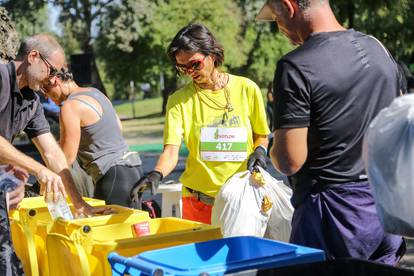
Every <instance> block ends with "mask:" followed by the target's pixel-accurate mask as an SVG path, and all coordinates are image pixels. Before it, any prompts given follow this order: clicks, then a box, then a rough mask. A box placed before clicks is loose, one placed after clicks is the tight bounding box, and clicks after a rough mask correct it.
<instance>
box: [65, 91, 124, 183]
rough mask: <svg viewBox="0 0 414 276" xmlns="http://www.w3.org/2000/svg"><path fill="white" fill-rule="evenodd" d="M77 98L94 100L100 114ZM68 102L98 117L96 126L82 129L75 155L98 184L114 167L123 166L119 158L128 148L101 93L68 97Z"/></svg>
mask: <svg viewBox="0 0 414 276" xmlns="http://www.w3.org/2000/svg"><path fill="white" fill-rule="evenodd" d="M80 96H88V97H90V98H92V99H93V100H95V101H96V102H97V103H98V104H99V105H100V106H101V108H102V112H99V111H98V110H97V109H96V107H94V105H92V104H91V103H88V101H86V100H85V99H81V98H80ZM68 99H69V100H77V101H80V102H82V104H84V105H86V106H88V107H89V108H90V109H91V110H90V111H91V112H96V113H97V115H98V116H99V120H98V121H97V122H96V123H93V124H91V125H88V126H84V127H82V128H81V138H80V143H79V152H78V158H79V161H80V163H81V165H82V167H83V168H84V169H85V170H86V172H87V173H88V174H89V175H91V176H92V177H93V178H94V180H95V181H97V180H98V179H99V178H100V177H101V176H102V175H104V174H105V173H106V172H107V171H108V170H109V168H110V167H112V166H113V165H121V164H125V161H123V159H122V156H123V155H124V154H125V153H127V152H128V146H127V144H126V143H125V140H124V138H123V136H122V132H121V129H120V127H119V125H118V120H117V117H116V113H115V110H114V108H113V106H112V104H111V103H110V102H109V100H108V99H107V98H106V97H105V96H104V95H103V94H102V93H101V92H100V91H98V90H96V89H93V88H91V90H90V91H86V92H80V93H76V94H71V95H70V96H69V98H68ZM109 130H110V131H109Z"/></svg>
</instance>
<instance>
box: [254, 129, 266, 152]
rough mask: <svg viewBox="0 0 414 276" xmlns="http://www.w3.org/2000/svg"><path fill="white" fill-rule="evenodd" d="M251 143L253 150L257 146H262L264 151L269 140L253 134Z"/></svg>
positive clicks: (263, 136) (264, 136)
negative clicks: (252, 142) (252, 143)
mask: <svg viewBox="0 0 414 276" xmlns="http://www.w3.org/2000/svg"><path fill="white" fill-rule="evenodd" d="M253 141H254V148H257V147H258V146H263V147H264V148H265V149H267V146H268V145H269V139H267V136H266V135H259V134H256V133H253Z"/></svg>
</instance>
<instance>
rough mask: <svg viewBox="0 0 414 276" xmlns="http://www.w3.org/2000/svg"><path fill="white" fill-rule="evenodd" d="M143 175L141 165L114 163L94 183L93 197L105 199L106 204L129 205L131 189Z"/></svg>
mask: <svg viewBox="0 0 414 276" xmlns="http://www.w3.org/2000/svg"><path fill="white" fill-rule="evenodd" d="M142 176H143V173H142V168H141V166H135V167H129V166H122V165H115V166H113V167H111V168H110V169H109V170H108V171H107V172H106V173H105V175H104V176H103V177H101V178H100V179H99V180H98V182H97V183H96V188H95V194H94V197H95V198H98V199H103V200H105V202H106V204H118V205H122V206H125V207H130V205H131V198H130V194H131V190H132V188H133V187H134V186H135V184H136V183H137V182H138V180H139V179H140V178H141V177H142Z"/></svg>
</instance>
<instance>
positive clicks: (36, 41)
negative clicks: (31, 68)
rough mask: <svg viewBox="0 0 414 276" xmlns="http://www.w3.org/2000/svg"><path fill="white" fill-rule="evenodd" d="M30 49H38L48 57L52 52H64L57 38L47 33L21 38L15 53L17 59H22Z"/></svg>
mask: <svg viewBox="0 0 414 276" xmlns="http://www.w3.org/2000/svg"><path fill="white" fill-rule="evenodd" d="M32 50H37V51H39V52H40V53H41V54H42V55H43V56H45V57H46V58H49V57H51V56H52V55H53V53H54V52H56V51H59V52H60V53H64V51H63V48H62V46H60V44H59V42H57V40H56V39H55V38H54V37H53V36H51V35H48V34H37V35H34V36H30V37H28V38H26V39H24V40H23V42H22V44H21V45H20V49H19V51H18V53H17V58H16V59H17V60H23V59H24V57H25V56H26V55H27V54H28V53H30V51H32Z"/></svg>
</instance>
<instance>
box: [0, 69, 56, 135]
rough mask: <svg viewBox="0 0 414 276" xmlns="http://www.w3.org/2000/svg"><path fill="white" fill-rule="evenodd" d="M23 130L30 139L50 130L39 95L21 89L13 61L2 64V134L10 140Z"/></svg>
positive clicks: (0, 128) (0, 126)
mask: <svg viewBox="0 0 414 276" xmlns="http://www.w3.org/2000/svg"><path fill="white" fill-rule="evenodd" d="M21 131H24V132H26V134H27V135H28V136H29V138H30V139H32V138H34V137H37V136H39V135H41V134H44V133H48V132H50V127H49V124H48V122H47V120H46V118H45V115H44V113H43V107H42V104H41V103H40V100H39V95H37V94H36V93H34V92H33V90H31V89H29V88H28V87H25V88H23V89H22V90H20V89H19V86H18V83H17V79H16V70H15V65H14V63H13V62H11V63H8V64H0V135H1V136H3V137H4V138H5V139H7V140H8V141H10V142H11V141H12V140H13V138H14V137H15V136H16V135H17V134H19V133H20V132H21Z"/></svg>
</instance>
